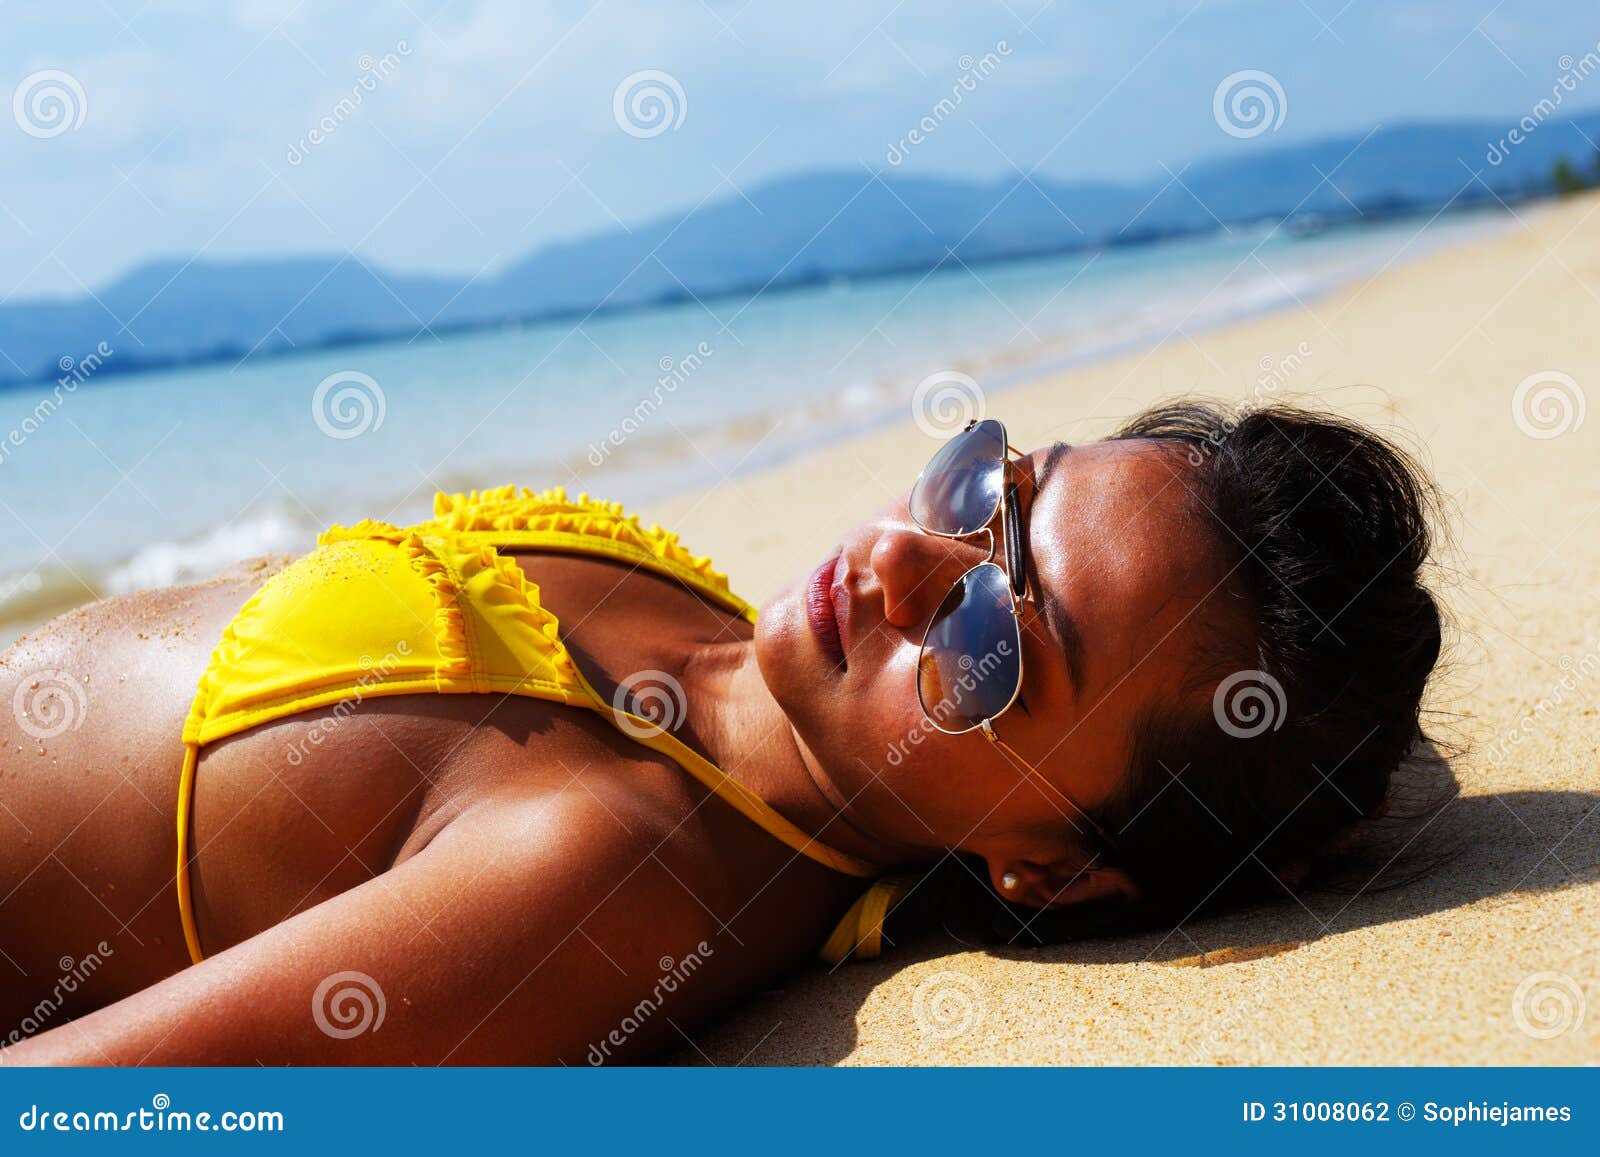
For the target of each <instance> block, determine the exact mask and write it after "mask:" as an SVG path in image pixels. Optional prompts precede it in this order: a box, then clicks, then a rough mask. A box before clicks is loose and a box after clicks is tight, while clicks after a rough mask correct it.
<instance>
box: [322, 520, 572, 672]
mask: <svg viewBox="0 0 1600 1157" xmlns="http://www.w3.org/2000/svg"><path fill="white" fill-rule="evenodd" d="M419 529H420V528H412V529H409V530H405V529H401V528H400V527H397V526H394V525H392V524H391V523H387V522H376V521H374V520H372V519H363V520H362V521H360V522H358V523H356V524H355V525H354V526H350V527H344V526H333V527H329V528H328V529H327V530H326V531H324V532H323V533H322V534H321V535H320V536H319V537H318V539H317V544H318V545H319V546H326V545H328V544H330V543H334V542H347V541H352V540H356V541H359V540H363V539H379V540H382V541H385V542H391V543H393V544H394V545H395V547H396V548H397V549H398V550H400V551H402V552H403V553H404V554H405V555H406V557H407V558H408V559H409V560H410V562H411V565H412V567H413V569H415V570H416V572H417V573H418V574H420V575H421V576H422V577H423V579H424V581H426V582H427V584H428V587H429V589H430V591H431V592H432V593H433V606H434V615H433V630H434V638H435V640H436V642H437V645H438V648H439V654H440V656H441V658H442V661H441V663H440V664H439V666H438V668H437V671H438V674H439V676H440V677H441V678H450V679H465V678H470V677H472V676H473V675H474V673H476V672H477V664H476V663H475V662H474V660H473V655H472V645H471V639H470V637H469V635H468V630H467V622H466V618H465V616H463V614H462V612H461V606H460V597H461V592H460V585H459V584H464V583H466V582H468V581H470V580H472V579H473V578H475V577H476V576H477V575H478V574H480V573H488V574H489V575H490V576H491V582H490V583H489V585H488V586H486V587H484V588H483V589H481V590H480V591H479V599H480V600H481V601H483V602H484V603H486V604H488V605H491V606H496V607H504V608H506V609H508V611H509V612H510V614H511V615H512V616H513V617H514V618H516V619H518V620H519V621H521V622H522V623H523V624H524V625H525V626H526V627H527V628H528V630H529V632H530V633H531V634H532V636H533V637H535V638H538V639H540V640H542V644H541V647H540V649H541V650H543V651H544V653H545V654H546V656H547V657H548V658H549V659H550V661H551V663H552V664H553V665H554V666H555V668H556V670H557V671H558V672H559V674H560V676H561V678H562V680H563V681H564V682H568V683H577V682H579V679H578V668H577V665H576V664H575V663H574V662H573V660H572V655H571V654H570V653H569V652H568V651H567V648H566V645H565V644H564V643H562V641H561V624H560V623H559V622H558V621H557V619H556V617H555V616H554V615H553V614H551V613H550V612H549V611H547V610H545V609H544V607H543V606H541V605H540V603H539V587H538V585H537V584H535V583H531V582H529V581H528V578H527V575H526V574H524V573H523V570H522V568H521V567H520V566H518V565H517V560H516V559H514V558H507V557H505V556H503V555H501V554H499V553H498V552H497V551H496V550H495V549H494V547H492V546H480V547H477V548H475V549H473V548H463V549H460V550H458V551H455V552H452V553H453V561H454V562H455V563H456V565H457V566H458V567H459V568H460V576H459V579H458V577H457V575H456V573H455V572H453V571H452V570H451V567H450V565H449V564H448V563H447V562H445V560H444V558H443V557H441V551H443V550H444V549H446V548H447V546H448V543H449V538H448V536H447V535H436V534H424V533H418V530H419ZM504 673H505V672H502V674H504Z"/></svg>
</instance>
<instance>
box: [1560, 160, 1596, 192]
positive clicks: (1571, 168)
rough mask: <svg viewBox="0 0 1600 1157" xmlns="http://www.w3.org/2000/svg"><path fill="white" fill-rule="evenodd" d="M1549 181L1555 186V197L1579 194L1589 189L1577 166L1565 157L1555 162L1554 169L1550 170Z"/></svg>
mask: <svg viewBox="0 0 1600 1157" xmlns="http://www.w3.org/2000/svg"><path fill="white" fill-rule="evenodd" d="M1550 181H1551V183H1552V184H1553V185H1555V187H1556V193H1557V195H1559V196H1562V197H1567V196H1570V195H1572V194H1573V193H1581V192H1583V191H1584V190H1585V189H1587V188H1588V187H1589V182H1588V181H1586V180H1584V177H1583V174H1582V173H1580V172H1578V168H1577V166H1576V165H1574V164H1573V163H1572V162H1571V161H1569V160H1567V158H1566V157H1562V158H1561V159H1560V160H1559V161H1557V162H1556V165H1555V168H1553V169H1552V170H1550Z"/></svg>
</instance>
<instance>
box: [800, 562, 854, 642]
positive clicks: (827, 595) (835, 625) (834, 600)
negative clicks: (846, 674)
mask: <svg viewBox="0 0 1600 1157" xmlns="http://www.w3.org/2000/svg"><path fill="white" fill-rule="evenodd" d="M843 559H844V556H843V555H841V554H836V555H834V556H833V557H832V558H829V559H828V560H827V561H826V562H824V563H823V564H822V565H821V566H819V567H818V568H817V569H816V570H815V571H814V572H812V575H811V581H810V582H809V583H807V584H806V622H807V624H808V625H809V626H810V627H811V634H812V635H813V636H814V637H815V638H816V640H817V645H818V646H819V647H821V648H822V653H823V654H825V655H827V656H828V658H830V659H832V660H833V662H834V663H835V664H836V665H838V666H840V667H846V666H848V663H847V662H846V661H845V655H844V632H843V628H842V627H841V620H843V621H844V622H845V623H848V622H849V618H850V594H849V592H848V591H847V590H846V589H845V587H844V584H843V583H841V582H839V581H838V576H839V572H840V571H841V570H842V569H843Z"/></svg>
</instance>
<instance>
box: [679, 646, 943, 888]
mask: <svg viewBox="0 0 1600 1157" xmlns="http://www.w3.org/2000/svg"><path fill="white" fill-rule="evenodd" d="M681 679H682V682H683V687H684V699H685V701H686V702H687V704H688V709H687V714H688V723H689V728H688V729H687V730H689V731H690V733H691V734H692V735H693V736H694V738H695V740H696V741H697V742H698V743H699V745H700V748H701V751H702V752H703V753H704V754H705V755H706V756H707V757H708V758H709V759H711V761H712V762H714V763H715V764H716V765H717V766H718V767H720V768H721V769H722V770H723V771H724V772H726V773H727V774H728V775H729V776H731V777H732V778H734V779H736V780H738V781H739V782H740V783H742V784H743V785H744V786H746V787H748V788H749V789H750V790H752V791H754V792H755V793H756V794H757V795H759V796H761V798H762V799H764V800H765V801H766V802H767V803H768V804H769V805H770V806H771V807H772V808H773V809H774V810H776V811H777V812H778V813H779V814H780V815H782V816H783V817H784V818H785V819H787V820H789V821H790V822H791V823H793V824H795V825H796V826H797V827H799V828H800V829H801V830H802V831H804V832H806V833H807V834H809V835H811V836H813V837H814V838H816V839H817V840H818V841H819V842H821V843H824V844H827V845H828V846H830V847H832V848H835V849H837V850H838V851H841V852H845V853H847V854H849V855H852V856H857V857H860V858H861V859H865V860H870V861H872V862H873V863H875V864H881V865H883V866H884V867H890V866H894V865H906V864H912V863H918V862H923V861H926V860H927V859H928V857H929V853H930V851H932V850H933V849H930V848H928V847H918V846H914V845H912V844H910V843H906V842H904V841H903V840H902V839H900V838H899V837H898V836H897V835H895V834H894V833H892V832H891V831H889V830H888V829H887V827H886V826H885V825H880V824H878V823H876V822H874V820H873V818H872V813H873V810H874V809H873V808H872V803H873V802H874V801H873V800H870V799H866V798H863V797H864V796H866V795H867V794H868V792H869V791H870V785H868V786H867V787H863V788H862V789H860V790H859V791H856V792H855V793H854V795H853V796H852V795H847V794H846V793H844V792H842V791H841V790H840V789H839V787H838V785H836V784H835V783H834V781H833V779H832V777H830V776H829V775H828V773H827V771H826V769H825V768H823V767H822V766H821V765H820V764H819V763H818V761H817V760H816V758H815V757H814V756H813V755H812V754H811V752H810V751H809V750H808V749H807V747H806V745H805V744H804V742H803V741H802V740H801V739H800V737H799V735H798V734H797V733H796V732H795V729H794V726H793V724H791V723H790V721H789V717H788V716H787V715H785V714H784V712H783V709H782V708H781V707H780V706H779V704H778V702H777V700H775V699H774V698H773V697H772V694H771V692H769V691H768V690H767V685H766V681H765V680H764V679H762V677H761V670H760V668H759V666H758V665H757V663H756V655H755V645H754V643H752V642H751V641H749V640H741V641H738V642H732V643H729V642H722V643H708V644H701V645H699V646H697V647H696V648H695V649H694V650H693V651H692V652H691V653H690V654H689V655H688V656H687V658H686V660H685V662H684V664H683V667H682V671H681Z"/></svg>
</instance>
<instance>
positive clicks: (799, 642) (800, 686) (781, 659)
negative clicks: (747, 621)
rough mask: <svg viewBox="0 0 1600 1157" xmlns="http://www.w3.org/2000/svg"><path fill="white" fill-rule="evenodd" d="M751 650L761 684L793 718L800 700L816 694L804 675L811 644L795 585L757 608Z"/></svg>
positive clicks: (811, 682)
mask: <svg viewBox="0 0 1600 1157" xmlns="http://www.w3.org/2000/svg"><path fill="white" fill-rule="evenodd" d="M755 649H756V665H757V666H758V667H759V668H760V669H761V678H762V681H763V682H765V683H766V685H767V690H768V691H770V692H771V693H772V697H773V698H774V699H776V700H777V701H778V706H780V707H782V708H783V711H784V714H785V715H789V716H790V717H791V718H793V715H794V708H795V707H796V706H797V704H800V703H803V698H802V697H804V696H806V695H807V694H808V693H810V694H811V695H814V694H815V692H816V684H815V681H814V680H807V679H806V678H805V674H804V667H805V658H806V657H808V656H809V655H810V654H811V651H812V650H813V649H814V644H813V642H812V639H811V629H810V627H809V626H807V624H806V611H805V604H804V602H803V601H802V600H801V598H800V584H799V583H791V584H790V585H789V586H787V587H785V588H784V589H783V590H781V591H779V592H778V593H777V594H776V595H774V596H773V597H772V598H771V599H769V600H768V601H767V603H766V605H764V606H763V607H762V608H761V613H760V614H759V615H757V616H756V630H755ZM808 684H809V685H808Z"/></svg>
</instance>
